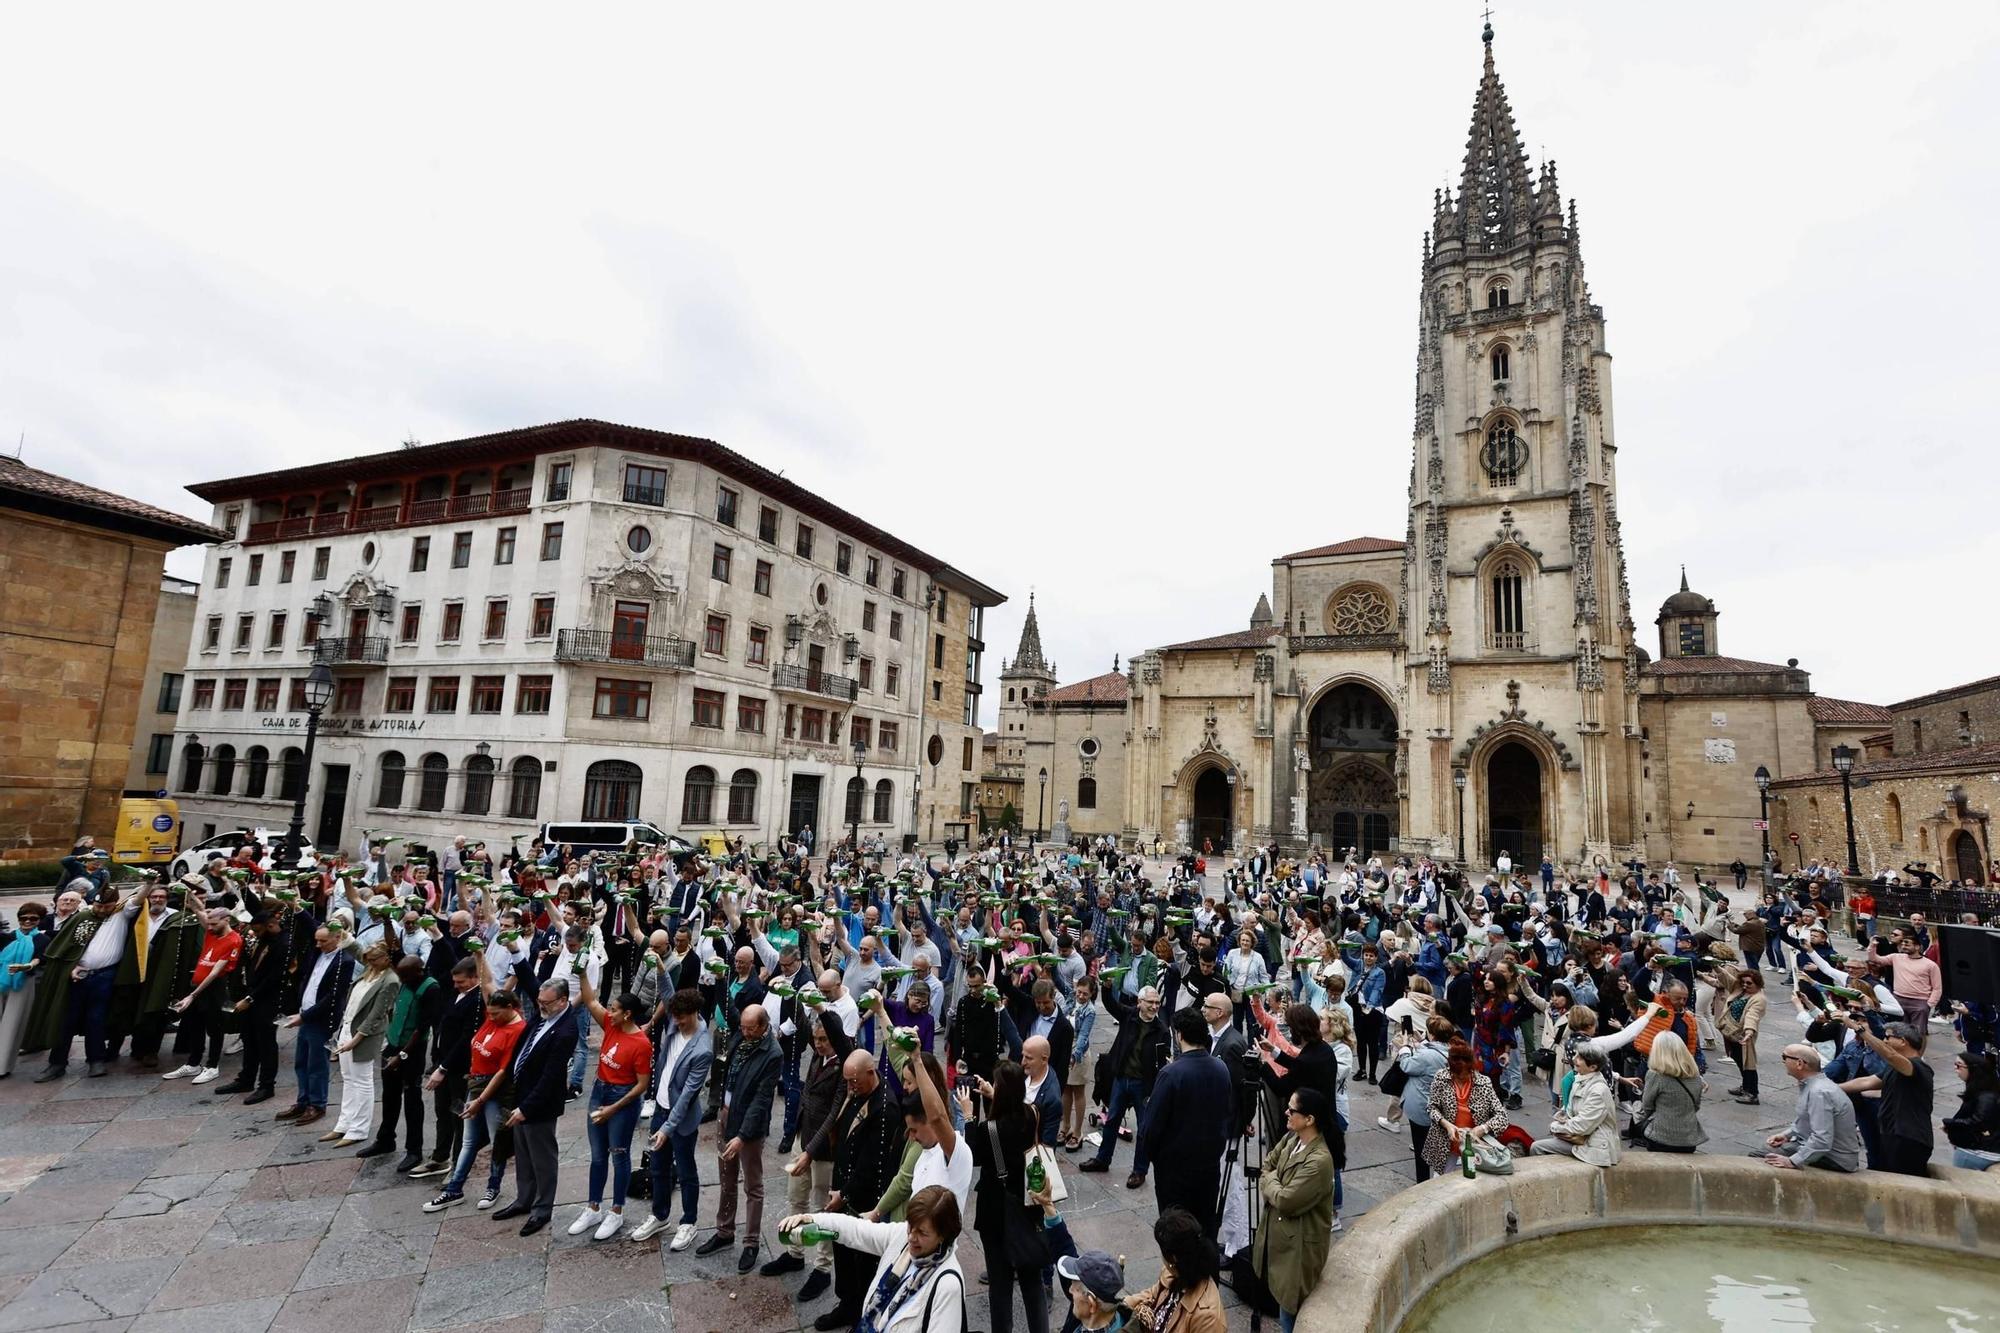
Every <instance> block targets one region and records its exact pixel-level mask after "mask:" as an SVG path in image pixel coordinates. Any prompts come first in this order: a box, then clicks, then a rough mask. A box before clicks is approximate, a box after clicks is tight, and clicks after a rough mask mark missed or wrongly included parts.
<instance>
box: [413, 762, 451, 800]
mask: <svg viewBox="0 0 2000 1333" xmlns="http://www.w3.org/2000/svg"><path fill="white" fill-rule="evenodd" d="M419 767H420V768H421V769H422V770H423V772H422V774H421V776H419V777H418V779H417V809H419V810H442V809H444V792H445V788H446V787H448V786H450V785H451V761H450V760H449V759H446V758H445V757H444V756H443V755H441V754H427V755H425V756H424V761H423V763H422V764H420V765H419Z"/></svg>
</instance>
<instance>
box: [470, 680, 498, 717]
mask: <svg viewBox="0 0 2000 1333" xmlns="http://www.w3.org/2000/svg"><path fill="white" fill-rule="evenodd" d="M506 698H507V678H506V677H505V676H474V677H473V678H472V698H471V701H470V704H469V706H468V708H467V711H468V712H473V713H497V712H499V711H500V709H501V706H502V704H503V703H504V702H505V701H506Z"/></svg>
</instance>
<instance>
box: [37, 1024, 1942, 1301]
mask: <svg viewBox="0 0 2000 1333" xmlns="http://www.w3.org/2000/svg"><path fill="white" fill-rule="evenodd" d="M1780 995H1781V992H1778V991H1774V992H1773V996H1772V999H1773V1002H1774V1012H1773V1015H1772V1020H1771V1024H1770V1030H1769V1031H1767V1032H1766V1034H1765V1036H1764V1040H1763V1042H1762V1043H1761V1047H1760V1051H1761V1054H1760V1060H1759V1064H1760V1066H1761V1068H1762V1069H1763V1070H1764V1071H1765V1072H1764V1084H1765V1092H1764V1104H1763V1105H1762V1106H1759V1107H1745V1106H1740V1105H1738V1104H1736V1103H1734V1102H1732V1101H1730V1100H1729V1099H1728V1098H1727V1097H1725V1096H1723V1095H1722V1094H1723V1093H1724V1092H1725V1091H1726V1090H1727V1089H1728V1088H1729V1087H1731V1086H1733V1085H1734V1082H1735V1080H1734V1078H1733V1074H1734V1072H1735V1071H1734V1069H1733V1068H1732V1067H1731V1066H1730V1065H1729V1064H1728V1063H1727V1061H1726V1060H1724V1059H1723V1058H1722V1057H1721V1054H1720V1052H1719V1051H1716V1052H1710V1053H1709V1059H1710V1076H1709V1084H1710V1088H1711V1094H1710V1096H1709V1097H1708V1098H1707V1099H1706V1101H1705V1103H1704V1105H1703V1108H1702V1120H1703V1123H1704V1125H1705V1126H1706V1127H1707V1129H1708V1131H1709V1133H1710V1135H1711V1136H1712V1137H1711V1139H1710V1141H1709V1143H1708V1144H1707V1145H1706V1146H1705V1147H1704V1149H1703V1151H1705V1152H1715V1153H1738V1152H1748V1151H1750V1150H1751V1149H1752V1148H1756V1147H1760V1146H1761V1145H1762V1142H1763V1138H1764V1136H1765V1135H1767V1134H1770V1133H1772V1132H1774V1131H1775V1130H1776V1129H1777V1128H1778V1127H1781V1126H1783V1125H1785V1124H1788V1123H1789V1122H1790V1120H1791V1118H1792V1113H1793V1103H1794V1099H1793V1093H1792V1091H1791V1084H1790V1080H1789V1079H1787V1078H1786V1077H1785V1075H1784V1074H1783V1073H1782V1070H1781V1066H1780V1064H1779V1061H1778V1051H1779V1049H1780V1048H1781V1047H1782V1046H1783V1045H1784V1044H1785V1043H1786V1042H1787V1041H1788V1040H1792V1039H1794V1037H1795V1035H1796V1031H1797V1029H1796V1028H1795V1027H1794V1025H1793V1023H1792V1018H1791V1014H1790V1013H1789V1012H1782V1013H1781V1012H1777V1011H1776V1009H1777V1002H1778V1001H1779V999H1780ZM1101 1021H1102V1022H1103V1024H1104V1025H1103V1026H1102V1027H1100V1031H1101V1032H1104V1033H1106V1034H1109V1033H1110V1032H1111V1031H1112V1030H1113V1029H1112V1028H1111V1026H1110V1024H1109V1019H1108V1017H1106V1018H1104V1019H1102V1020H1101ZM1932 1033H1933V1040H1932V1043H1931V1050H1930V1057H1929V1058H1930V1061H1931V1063H1932V1065H1933V1066H1935V1067H1936V1068H1937V1070H1938V1073H1939V1078H1938V1095H1937V1109H1938V1112H1939V1114H1940V1115H1945V1114H1949V1113H1950V1111H1951V1109H1952V1108H1954V1107H1956V1105H1957V1096H1958V1085H1957V1082H1956V1080H1955V1079H1954V1078H1953V1076H1952V1072H1951V1058H1952V1056H1953V1054H1955V1053H1956V1051H1957V1049H1958V1045H1957V1041H1956V1039H1955V1037H1953V1036H1952V1035H1951V1034H1950V1033H1949V1031H1948V1030H1947V1029H1946V1028H1944V1027H1942V1026H1935V1027H1933V1029H1932ZM82 1065H83V1062H82V1061H81V1060H76V1061H73V1062H72V1064H71V1068H72V1069H73V1070H76V1071H78V1073H79V1074H80V1073H81V1070H82ZM234 1065H235V1058H234V1057H231V1058H229V1059H228V1060H226V1061H225V1074H227V1073H228V1072H230V1071H231V1070H233V1068H234ZM40 1068H41V1065H40V1062H39V1058H35V1057H31V1058H30V1059H29V1060H28V1061H24V1062H23V1064H22V1065H21V1067H20V1069H19V1070H18V1071H17V1072H16V1073H15V1075H14V1076H13V1077H11V1078H8V1079H6V1080H4V1081H0V1333H14V1330H28V1329H46V1328H56V1327H62V1328H67V1329H103V1330H126V1329H129V1330H133V1333H164V1331H165V1330H182V1329H186V1330H200V1333H238V1331H239V1330H242V1331H244V1333H258V1331H260V1330H264V1329H285V1330H313V1329H338V1330H341V1333H354V1331H355V1330H363V1329H391V1328H413V1329H445V1328H450V1329H458V1330H495V1331H496V1333H532V1331H533V1330H539V1329H547V1330H551V1331H553V1330H565V1331H567V1330H579V1331H581V1330H591V1329H599V1328H602V1329H606V1330H610V1329H618V1330H629V1329H648V1328H653V1329H678V1330H679V1333H711V1331H713V1333H722V1331H723V1330H732V1331H735V1330H742V1329H746V1328H756V1329H765V1330H792V1329H798V1328H800V1327H801V1326H802V1325H803V1326H804V1327H808V1328H809V1327H810V1326H811V1322H812V1320H813V1318H814V1317H815V1316H816V1315H818V1314H820V1313H822V1312H823V1311H825V1310H826V1309H828V1308H830V1307H831V1305H832V1300H831V1297H825V1298H822V1299H821V1300H820V1301H818V1302H816V1303H814V1304H813V1305H810V1306H801V1305H800V1304H798V1303H797V1301H796V1293H797V1291H798V1287H799V1285H800V1277H799V1275H790V1276H787V1277H784V1278H775V1279H774V1278H761V1277H757V1276H755V1275H752V1276H750V1277H747V1278H742V1277H738V1276H737V1274H736V1250H735V1249H730V1250H728V1251H725V1252H723V1253H720V1254H716V1255H712V1256H710V1257H708V1258H705V1259H702V1258H696V1257H695V1256H694V1254H693V1251H692V1249H690V1250H689V1251H688V1252H686V1253H682V1254H674V1253H672V1252H670V1251H667V1250H665V1249H664V1248H663V1246H662V1244H661V1242H662V1241H663V1240H665V1239H666V1238H667V1237H668V1236H671V1234H672V1233H671V1232H668V1233H666V1235H665V1236H661V1237H656V1238H654V1239H653V1240H650V1241H647V1242H645V1243H644V1244H634V1243H633V1242H631V1241H630V1240H628V1239H626V1238H624V1237H623V1236H621V1237H619V1238H617V1239H615V1240H612V1241H607V1242H604V1243H602V1244H598V1243H594V1242H592V1241H591V1240H590V1239H589V1237H588V1236H587V1235H586V1236H583V1237H571V1236H569V1235H567V1234H566V1232H567V1229H568V1224H569V1222H570V1220H571V1218H573V1217H574V1216H575V1208H576V1205H577V1204H578V1202H579V1201H580V1200H581V1198H582V1195H583V1192H584V1187H585V1183H586V1182H585V1170H586V1167H587V1164H588V1161H589V1151H588V1148H587V1145H586V1144H585V1141H584V1132H583V1113H582V1107H581V1105H580V1104H578V1105H576V1106H573V1107H572V1110H571V1113H570V1114H569V1115H567V1116H565V1118H564V1127H563V1132H562V1138H563V1151H562V1158H561V1163H562V1187H561V1189H560V1190H559V1192H558V1194H557V1199H558V1208H557V1212H556V1221H555V1225H554V1226H552V1227H550V1228H549V1229H548V1230H546V1231H544V1232H542V1233H541V1234H540V1235H537V1236H534V1237H532V1238H528V1239H523V1238H522V1237H521V1236H520V1235H519V1234H517V1233H518V1230H519V1227H518V1223H512V1222H494V1221H492V1220H490V1218H489V1217H488V1216H487V1215H486V1214H484V1213H480V1212H476V1211H474V1209H473V1207H472V1204H471V1203H470V1202H468V1203H465V1204H462V1205H460V1206H458V1207H456V1208H452V1209H450V1210H448V1211H446V1212H444V1213H442V1214H437V1215H426V1214H425V1213H424V1212H423V1211H422V1209H421V1205H422V1204H423V1202H424V1201H425V1200H426V1199H427V1198H429V1197H430V1196H431V1194H432V1193H433V1192H434V1191H435V1187H436V1185H437V1181H435V1180H427V1181H414V1182H413V1181H408V1180H404V1179H402V1178H400V1177H398V1176H396V1175H395V1174H394V1173H393V1164H394V1162H395V1160H396V1157H395V1156H393V1155H391V1156H385V1157H376V1158H370V1159H368V1160H366V1161H363V1160H360V1159H357V1158H356V1157H354V1156H353V1152H352V1150H351V1149H349V1150H346V1151H340V1152H335V1151H332V1150H331V1149H329V1148H327V1147H325V1146H323V1145H321V1144H320V1143H319V1142H318V1141H317V1140H318V1137H319V1132H321V1131H323V1130H324V1129H325V1127H326V1126H327V1125H328V1124H330V1123H331V1121H323V1122H321V1124H320V1125H318V1126H314V1127H312V1128H310V1129H305V1130H294V1129H291V1128H288V1127H287V1126H285V1125H283V1124H278V1123H275V1122H273V1120H272V1118H271V1117H272V1114H273V1113H274V1112H275V1111H278V1110H281V1109H283V1108H284V1107H286V1106H288V1105H289V1104H290V1099H289V1097H288V1096H287V1095H286V1094H287V1091H288V1085H289V1083H290V1071H291V1061H290V1058H289V1056H286V1057H285V1058H284V1059H283V1060H282V1069H283V1074H282V1076H281V1080H280V1087H279V1096H278V1097H277V1098H276V1099H275V1100H273V1101H271V1102H267V1103H265V1104H263V1105H261V1106H257V1107H251V1108H246V1107H244V1106H242V1105H241V1098H238V1097H228V1098H217V1097H213V1096H210V1095H209V1091H210V1090H209V1088H206V1087H203V1088H196V1087H192V1086H190V1085H189V1084H188V1083H187V1082H185V1081H178V1082H165V1081H163V1080H161V1079H160V1078H159V1077H158V1076H157V1074H148V1073H145V1072H144V1071H141V1070H139V1069H137V1068H136V1067H135V1066H133V1065H132V1064H130V1062H129V1061H121V1062H120V1063H118V1064H116V1065H114V1066H113V1069H112V1071H111V1073H110V1074H109V1076H107V1077H105V1078H101V1079H83V1078H81V1077H74V1078H70V1079H67V1080H65V1081H62V1082H58V1083H51V1084H41V1085H37V1084H34V1083H32V1082H30V1080H31V1079H32V1078H33V1077H34V1075H35V1074H36V1073H38V1072H39V1070H40ZM336 1077H337V1075H336ZM336 1099H337V1091H336ZM1386 1107H1387V1099H1386V1098H1384V1097H1383V1096H1382V1095H1381V1094H1380V1093H1378V1092H1377V1091H1376V1090H1375V1089H1373V1088H1372V1087H1368V1086H1366V1085H1365V1084H1357V1085H1356V1086H1355V1087H1354V1088H1353V1090H1352V1112H1353V1117H1354V1121H1355V1124H1354V1126H1353V1128H1351V1129H1350V1131H1349V1134H1348V1170H1347V1172H1346V1177H1345V1190H1346V1200H1345V1205H1344V1207H1343V1210H1342V1213H1343V1216H1344V1217H1345V1218H1346V1219H1347V1220H1348V1221H1349V1222H1350V1223H1351V1222H1352V1221H1353V1220H1354V1219H1355V1218H1357V1217H1359V1216H1361V1215H1363V1214H1365V1213H1366V1212H1367V1211H1368V1209H1369V1208H1370V1207H1371V1206H1373V1204H1374V1203H1375V1202H1376V1201H1377V1200H1379V1199H1382V1198H1385V1197H1387V1196H1389V1195H1391V1194H1394V1193H1396V1192H1397V1191H1399V1190H1402V1189H1407V1188H1409V1187H1410V1186H1411V1185H1412V1184H1413V1180H1414V1177H1413V1174H1412V1170H1411V1164H1410V1151H1409V1139H1408V1136H1407V1133H1406V1132H1404V1131H1398V1132H1397V1133H1394V1134H1390V1133H1385V1132H1383V1131H1382V1130H1380V1129H1378V1128H1376V1127H1375V1124H1374V1122H1375V1117H1376V1116H1377V1115H1379V1114H1381V1113H1382V1112H1383V1111H1384V1110H1385V1109H1386ZM1517 1120H1518V1121H1519V1122H1520V1123H1521V1124H1523V1125H1525V1126H1527V1127H1528V1128H1529V1129H1530V1130H1531V1131H1533V1132H1536V1133H1540V1132H1542V1131H1543V1130H1545V1129H1546V1127H1547V1124H1548V1102H1547V1097H1546V1095H1545V1094H1537V1092H1536V1091H1535V1089H1534V1088H1533V1086H1532V1085H1531V1086H1530V1088H1529V1091H1528V1098H1527V1102H1526V1105H1525V1107H1524V1108H1523V1110H1522V1111H1521V1112H1519V1113H1518V1114H1517ZM1939 1142H1940V1144H1942V1142H1943V1139H1942V1136H1941V1135H1940V1138H1939ZM1948 1155H1949V1150H1948V1149H1941V1151H1940V1157H1939V1160H1943V1159H1944V1158H1946V1157H1948ZM701 1157H702V1170H703V1182H704V1184H706V1185H713V1184H714V1182H715V1158H714V1151H713V1149H712V1147H710V1146H709V1140H707V1139H704V1146H703V1151H702V1154H701ZM1129 1157H1130V1149H1129V1146H1126V1145H1121V1146H1120V1148H1119V1149H1118V1152H1117V1155H1116V1157H1115V1159H1114V1161H1113V1169H1112V1170H1111V1172H1109V1173H1108V1174H1104V1175H1083V1174H1081V1173H1078V1172H1070V1173H1069V1175H1068V1180H1069V1186H1070V1189H1071V1191H1072V1197H1071V1199H1070V1201H1069V1203H1068V1204H1067V1205H1066V1207H1065V1215H1066V1216H1067V1218H1068V1220H1069V1223H1070V1227H1071V1230H1072V1232H1073V1233H1074V1234H1075V1236H1076V1239H1077V1243H1078V1244H1079V1245H1080V1246H1083V1247H1085V1248H1099V1249H1104V1250H1108V1251H1110V1252H1111V1253H1113V1254H1118V1255H1123V1256H1125V1257H1126V1258H1127V1260H1128V1265H1127V1275H1128V1279H1129V1282H1130V1285H1132V1286H1133V1287H1138V1286H1141V1285H1144V1284H1147V1283H1150V1282H1151V1281H1152V1280H1153V1278H1154V1277H1155V1276H1156V1275H1157V1273H1158V1269H1159V1264H1158V1259H1157V1257H1156V1251H1155V1250H1154V1247H1153V1244H1152V1239H1151V1233H1150V1228H1151V1225H1152V1223H1153V1220H1154V1218H1155V1216H1156V1209H1155V1206H1154V1201H1153V1191H1152V1187H1151V1184H1150V1182H1149V1183H1148V1184H1147V1185H1145V1186H1144V1187H1142V1188H1140V1189H1136V1190H1127V1189H1126V1188H1125V1177H1126V1174H1127V1172H1128V1171H1129V1165H1128V1162H1129ZM483 1169H484V1168H483V1166H482V1167H481V1168H480V1170H482V1171H483ZM477 1179H478V1175H477V1172H476V1173H475V1181H476V1180H477ZM765 1179H766V1182H767V1188H768V1189H769V1190H770V1191H771V1195H772V1196H771V1197H770V1198H767V1199H766V1201H765V1208H764V1233H765V1234H764V1249H763V1252H762V1254H761V1256H760V1257H761V1258H766V1259H768V1258H770V1257H771V1256H772V1255H773V1253H774V1251H773V1250H772V1248H771V1246H772V1244H773V1243H774V1237H773V1235H772V1233H773V1232H774V1231H775V1228H776V1224H777V1221H778V1219H779V1218H780V1217H782V1216H783V1215H784V1213H785V1211H786V1210H785V1207H784V1181H785V1177H784V1175H783V1173H782V1170H781V1169H780V1165H779V1159H778V1156H777V1154H776V1153H775V1152H774V1151H767V1153H766V1168H765ZM1452 1185H1453V1182H1452V1181H1451V1180H1449V1179H1447V1180H1443V1181H1440V1182H1436V1183H1434V1184H1432V1185H1429V1186H1426V1188H1433V1189H1449V1188H1452ZM511 1189H512V1181H511V1180H510V1181H509V1182H508V1185H507V1186H506V1187H505V1189H503V1195H502V1197H503V1200H504V1199H505V1198H506V1197H510V1196H511ZM714 1207H715V1200H714V1192H713V1190H708V1191H705V1192H704V1195H703V1199H702V1212H701V1217H702V1220H703V1222H704V1223H706V1222H708V1221H710V1220H711V1219H712V1218H713V1215H714ZM644 1209H645V1204H644V1203H638V1204H636V1205H634V1206H633V1207H631V1208H629V1209H628V1212H629V1213H630V1215H631V1216H633V1217H634V1218H635V1220H636V1218H637V1217H639V1216H642V1215H643V1213H644ZM704 1235H706V1233H705V1232H704ZM960 1253H961V1256H962V1258H963V1260H964V1262H965V1265H966V1268H967V1271H968V1273H969V1274H977V1273H978V1272H979V1271H980V1270H981V1260H980V1257H979V1243H978V1240H977V1238H976V1237H974V1236H972V1235H971V1234H970V1233H968V1234H967V1235H966V1236H965V1237H964V1238H963V1239H962V1240H961V1241H960ZM1328 1280H1329V1281H1332V1282H1338V1281H1339V1280H1340V1272H1339V1251H1338V1249H1336V1250H1335V1252H1334V1260H1333V1270H1332V1272H1331V1273H1330V1275H1329V1278H1328ZM970 1300H971V1323H970V1326H971V1327H972V1328H974V1329H986V1328H990V1327H991V1321H990V1320H989V1318H988V1315H987V1310H986V1300H985V1289H984V1288H983V1287H981V1286H979V1285H978V1284H977V1281H976V1279H975V1281H974V1283H973V1284H972V1287H971V1291H970ZM1225 1300H1226V1301H1227V1303H1228V1304H1229V1306H1230V1323H1231V1326H1232V1328H1233V1329H1235V1330H1238V1331H1239V1333H1241V1330H1245V1329H1247V1328H1248V1327H1249V1323H1250V1321H1249V1317H1248V1312H1247V1311H1246V1310H1244V1309H1243V1308H1242V1307H1241V1306H1239V1305H1238V1304H1236V1302H1235V1301H1234V1298H1233V1297H1231V1296H1228V1295H1227V1294H1226V1293H1225Z"/></svg>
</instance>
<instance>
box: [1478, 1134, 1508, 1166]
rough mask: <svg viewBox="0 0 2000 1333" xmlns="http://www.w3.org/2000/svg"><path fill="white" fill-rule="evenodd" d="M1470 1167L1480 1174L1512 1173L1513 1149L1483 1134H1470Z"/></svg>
mask: <svg viewBox="0 0 2000 1333" xmlns="http://www.w3.org/2000/svg"><path fill="white" fill-rule="evenodd" d="M1472 1168H1473V1170H1475V1171H1477V1172H1478V1173H1479V1174H1480V1175H1482V1176H1511V1175H1513V1174H1514V1151H1513V1149H1511V1148H1509V1147H1508V1146H1507V1145H1506V1144H1504V1143H1502V1142H1500V1141H1499V1140H1498V1139H1492V1138H1488V1137H1487V1136H1486V1135H1484V1134H1475V1135H1473V1136H1472Z"/></svg>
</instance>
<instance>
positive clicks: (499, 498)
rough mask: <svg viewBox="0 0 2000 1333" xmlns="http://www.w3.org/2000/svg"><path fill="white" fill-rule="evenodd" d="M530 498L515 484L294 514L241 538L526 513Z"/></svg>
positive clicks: (252, 527) (268, 538)
mask: <svg viewBox="0 0 2000 1333" xmlns="http://www.w3.org/2000/svg"><path fill="white" fill-rule="evenodd" d="M533 497H534V491H533V489H532V488H531V487H527V486H515V487H511V488H509V489H508V490H504V491H480V492H477V493H475V494H472V495H453V496H440V497H439V498H437V499H434V500H411V501H408V502H402V501H398V502H397V503H395V504H386V505H371V506H369V507H368V508H366V509H343V510H341V511H340V512H338V513H334V514H296V515H293V516H292V517H290V518H272V519H265V520H263V521H262V522H258V523H252V524H251V525H250V528H249V531H248V532H247V533H246V534H245V536H244V538H243V540H244V541H245V543H256V542H277V541H288V540H290V539H292V538H294V537H320V536H325V535H327V534H330V533H340V532H373V531H376V530H378V529H381V528H395V527H405V526H416V525H419V524H424V523H443V522H448V521H450V520H452V519H460V518H486V517H491V516H493V515H497V514H525V513H527V512H528V503H529V501H530V500H531V499H533Z"/></svg>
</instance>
